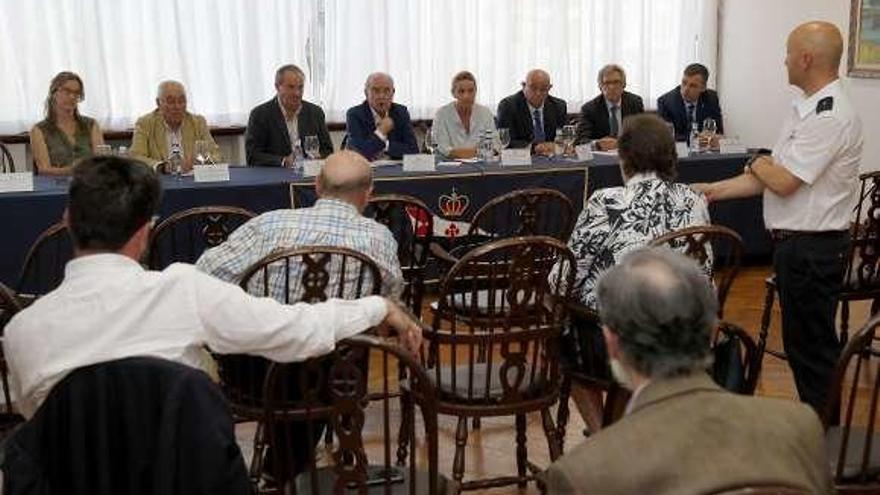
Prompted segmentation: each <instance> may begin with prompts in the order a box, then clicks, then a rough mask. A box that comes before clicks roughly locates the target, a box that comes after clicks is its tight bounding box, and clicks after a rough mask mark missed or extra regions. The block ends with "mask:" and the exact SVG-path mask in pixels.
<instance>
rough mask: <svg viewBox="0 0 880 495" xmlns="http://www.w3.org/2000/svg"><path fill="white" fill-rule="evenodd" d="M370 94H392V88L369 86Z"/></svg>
mask: <svg viewBox="0 0 880 495" xmlns="http://www.w3.org/2000/svg"><path fill="white" fill-rule="evenodd" d="M370 94H371V95H376V96H391V95H393V94H394V88H372V87H371V88H370Z"/></svg>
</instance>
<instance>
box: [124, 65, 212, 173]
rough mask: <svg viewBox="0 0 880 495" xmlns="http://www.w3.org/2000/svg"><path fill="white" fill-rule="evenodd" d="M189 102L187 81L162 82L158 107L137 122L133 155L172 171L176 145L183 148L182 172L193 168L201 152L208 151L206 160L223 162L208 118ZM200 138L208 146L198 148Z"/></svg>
mask: <svg viewBox="0 0 880 495" xmlns="http://www.w3.org/2000/svg"><path fill="white" fill-rule="evenodd" d="M186 103H187V98H186V88H184V87H183V84H181V83H179V82H177V81H163V82H161V83H159V88H158V90H157V92H156V109H155V110H153V111H152V112H150V113H148V114H146V115H143V116H141V117H140V118H139V119H138V120H137V123H136V124H135V126H134V135H133V136H132V138H131V149H130V150H129V151H130V152H131V156H132V157H134V158H137V159H138V160H141V161H143V162H144V163H146V164H148V165H150V166H151V167H154V168H156V169H157V170H159V171H162V172H170V171H169V170H167V168H168V167H166V166H165V165H166V163H168V161H169V159H170V158H171V152H172V150H173V149H175V148H177V149H178V150H179V151H180V156H181V159H182V160H181V165H182V166H181V171H182V172H187V171H190V170H192V166H193V163H195V161H196V158H197V154H198V153H204V154H205V155H204V156H203V157H202V158H203V159H204V160H205V162H208V161H210V162H213V163H217V162H219V161H220V160H221V157H220V152H219V148H218V147H217V143H215V142H214V138H213V137H212V136H211V131H210V130H209V129H208V123H207V121H205V118H204V117H202V116H201V115H196V114H193V113H190V112H188V111H187V109H186ZM197 141H201V142H203V143H204V144H203V145H202V146H205V149H203V150H197V149H196V142H197Z"/></svg>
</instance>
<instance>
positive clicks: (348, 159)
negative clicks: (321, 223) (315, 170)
mask: <svg viewBox="0 0 880 495" xmlns="http://www.w3.org/2000/svg"><path fill="white" fill-rule="evenodd" d="M315 188H316V190H317V193H318V196H319V197H321V198H336V199H341V200H343V201H347V202H349V203H352V204H353V205H355V207H357V208H358V210H359V211H362V210H363V208H364V206H366V204H367V201H368V200H369V198H370V194H371V193H372V189H373V172H372V169H371V168H370V162H368V161H367V159H366V158H364V157H363V155H361V154H359V153H356V152H354V151H350V150H342V151H337V152H336V153H333V154H332V155H330V156H328V157H327V160H326V161H325V162H324V166H323V167H322V168H321V173H320V174H318V180H317V182H315Z"/></svg>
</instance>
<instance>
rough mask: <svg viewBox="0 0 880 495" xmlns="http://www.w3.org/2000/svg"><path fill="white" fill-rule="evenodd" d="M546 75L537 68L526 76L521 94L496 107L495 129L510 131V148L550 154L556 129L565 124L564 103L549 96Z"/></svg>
mask: <svg viewBox="0 0 880 495" xmlns="http://www.w3.org/2000/svg"><path fill="white" fill-rule="evenodd" d="M552 87H553V85H552V84H550V75H549V74H547V72H545V71H543V70H541V69H533V70H531V71H529V73H528V74H526V80H525V82H523V83H522V91H518V92H516V93H515V94H512V95H510V96H508V97H507V98H504V99H503V100H501V102H500V103H499V104H498V117H497V118H498V128H499V129H502V128H507V129H509V131H510V147H511V148H525V147H527V146H530V147H531V148H532V152H533V153H535V154H539V155H552V154H553V152H554V144H553V140H554V139H556V129H558V128H561V127H562V126H564V125H565V123H566V112H567V110H566V104H565V101H564V100H560V99H559V98H554V97H552V96H550V88H552Z"/></svg>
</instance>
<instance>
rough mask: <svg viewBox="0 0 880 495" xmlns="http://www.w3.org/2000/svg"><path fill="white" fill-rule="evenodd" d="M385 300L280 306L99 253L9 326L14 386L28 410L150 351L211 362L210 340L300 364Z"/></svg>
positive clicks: (222, 348) (74, 265) (204, 278)
mask: <svg viewBox="0 0 880 495" xmlns="http://www.w3.org/2000/svg"><path fill="white" fill-rule="evenodd" d="M386 312H387V306H386V303H385V301H384V300H383V299H382V298H381V297H367V298H364V299H359V300H354V301H345V300H339V299H331V300H328V301H327V302H326V303H320V304H313V305H309V304H294V305H289V306H288V305H283V304H281V303H278V302H277V301H275V300H274V299H271V298H255V297H252V296H249V295H247V294H246V293H245V292H244V291H242V290H241V289H240V288H239V287H238V286H235V285H231V284H228V283H226V282H222V281H220V280H217V279H215V278H213V277H211V276H210V275H207V274H204V273H201V272H199V271H197V270H196V269H195V267H193V266H192V265H186V264H182V263H177V264H173V265H171V266H169V267H168V268H166V269H165V270H163V271H161V272H156V271H147V270H144V269H143V268H142V267H141V266H140V265H139V264H138V263H136V262H135V261H134V260H132V259H131V258H128V257H125V256H122V255H118V254H95V255H89V256H84V257H81V258H76V259H74V260H73V261H70V262H69V263H68V264H67V267H66V270H65V276H64V281H63V282H62V284H61V285H60V286H59V287H58V288H57V289H55V290H54V291H52V292H50V293H49V294H47V295H45V296H44V297H42V298H40V299H38V300H37V301H36V302H35V303H34V304H33V305H31V306H30V307H28V308H27V309H25V310H23V311H22V312H20V313H19V314H18V315H16V316H15V318H13V319H12V321H10V322H9V324H8V325H7V327H6V332H5V336H4V342H3V348H4V352H5V356H6V360H7V362H8V364H9V369H10V381H11V383H10V389H11V391H12V393H13V396H14V399H15V400H17V404H18V409H19V411H20V412H21V413H22V414H23V415H24V416H25V417H27V418H29V417H31V416H32V415H33V414H34V412H36V410H37V408H38V407H39V406H40V404H41V403H42V402H43V400H44V399H45V398H46V397H47V396H48V394H49V392H50V391H51V390H52V387H53V386H54V385H55V384H56V383H58V382H59V381H61V380H62V379H63V378H64V377H65V376H66V375H67V374H68V373H70V372H71V371H74V370H75V369H77V368H81V367H83V366H88V365H91V364H96V363H101V362H106V361H113V360H116V359H122V358H126V357H132V356H152V357H158V358H163V359H168V360H171V361H176V362H179V363H183V364H187V365H190V366H193V367H197V368H201V369H206V368H207V367H208V365H209V364H208V363H207V362H206V357H207V355H206V354H205V353H204V352H203V346H205V345H207V346H208V347H209V348H210V349H212V350H213V351H214V352H217V353H221V354H252V355H258V356H263V357H265V358H268V359H271V360H274V361H281V362H291V361H301V360H304V359H307V358H309V357H313V356H319V355H322V354H326V353H328V352H330V351H331V350H333V348H334V346H335V343H336V341H338V340H340V339H344V338H346V337H350V336H352V335H355V334H357V333H360V332H362V331H364V330H366V329H367V328H369V327H372V326H375V325H377V324H379V323H380V322H381V321H382V320H383V319H384V318H385V314H386Z"/></svg>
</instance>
